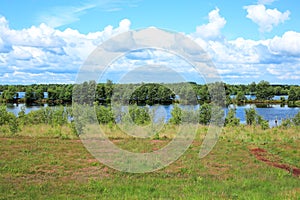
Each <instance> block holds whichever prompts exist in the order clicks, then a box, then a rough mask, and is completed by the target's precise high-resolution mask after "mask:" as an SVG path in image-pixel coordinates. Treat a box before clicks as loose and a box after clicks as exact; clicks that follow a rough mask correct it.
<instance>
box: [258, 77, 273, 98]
mask: <svg viewBox="0 0 300 200" xmlns="http://www.w3.org/2000/svg"><path fill="white" fill-rule="evenodd" d="M273 97H274V91H273V88H272V86H271V85H270V83H269V82H268V81H260V82H259V83H258V84H257V85H256V99H258V100H271V99H272V98H273Z"/></svg>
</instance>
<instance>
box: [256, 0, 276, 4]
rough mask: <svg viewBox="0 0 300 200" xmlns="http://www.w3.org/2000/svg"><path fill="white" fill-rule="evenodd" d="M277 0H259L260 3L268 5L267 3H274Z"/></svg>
mask: <svg viewBox="0 0 300 200" xmlns="http://www.w3.org/2000/svg"><path fill="white" fill-rule="evenodd" d="M274 1H275V0H258V2H257V3H258V4H264V5H267V4H271V3H273V2H274Z"/></svg>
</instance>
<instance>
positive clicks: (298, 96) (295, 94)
mask: <svg viewBox="0 0 300 200" xmlns="http://www.w3.org/2000/svg"><path fill="white" fill-rule="evenodd" d="M298 100H300V88H299V87H295V86H292V87H291V88H290V91H289V97H288V101H298Z"/></svg>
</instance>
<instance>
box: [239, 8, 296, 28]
mask: <svg viewBox="0 0 300 200" xmlns="http://www.w3.org/2000/svg"><path fill="white" fill-rule="evenodd" d="M244 9H246V10H247V13H248V14H247V16H246V17H247V18H249V19H251V20H252V21H253V22H254V23H256V24H257V25H258V26H259V31H260V32H270V31H271V30H272V29H273V27H274V26H277V25H279V24H280V23H284V22H285V21H286V20H288V19H289V15H290V11H288V10H287V11H285V12H280V11H278V10H277V9H276V8H275V9H267V8H266V7H265V6H264V5H263V4H258V5H250V6H245V7H244Z"/></svg>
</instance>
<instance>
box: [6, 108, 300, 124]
mask: <svg viewBox="0 0 300 200" xmlns="http://www.w3.org/2000/svg"><path fill="white" fill-rule="evenodd" d="M22 106H25V104H18V105H17V104H8V105H7V110H8V111H9V112H12V113H14V114H15V115H18V113H19V112H20V110H21V107H22ZM47 106H48V105H47V104H44V105H42V106H41V105H37V106H25V113H26V114H27V113H29V112H30V111H32V110H38V109H40V108H41V107H47ZM230 106H231V107H232V106H233V105H230ZM251 106H255V105H251V104H246V105H240V106H236V116H237V118H239V119H240V121H241V123H242V124H245V123H246V118H245V109H248V108H250V107H251ZM173 107H174V106H173V105H158V106H157V111H156V114H155V117H157V118H158V119H161V118H164V119H165V121H166V122H167V121H168V120H169V119H170V118H171V117H172V116H171V111H172V109H173ZM180 107H181V108H182V109H185V108H186V107H187V106H184V105H181V106H180ZM189 107H190V106H189ZM150 108H151V106H150ZM198 108H199V105H196V106H193V109H198ZM255 109H256V111H257V113H258V114H259V115H261V116H262V117H263V118H264V119H265V120H268V121H269V125H270V127H274V126H275V120H276V119H277V120H278V124H280V123H281V121H282V119H287V118H292V117H294V116H295V115H296V114H297V113H298V112H299V111H300V108H299V107H288V106H287V105H284V106H280V105H269V106H268V107H263V108H260V107H255ZM224 111H225V113H227V112H228V109H227V108H225V109H224ZM154 120H155V119H154Z"/></svg>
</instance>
